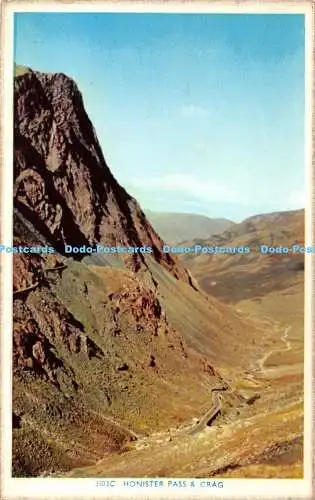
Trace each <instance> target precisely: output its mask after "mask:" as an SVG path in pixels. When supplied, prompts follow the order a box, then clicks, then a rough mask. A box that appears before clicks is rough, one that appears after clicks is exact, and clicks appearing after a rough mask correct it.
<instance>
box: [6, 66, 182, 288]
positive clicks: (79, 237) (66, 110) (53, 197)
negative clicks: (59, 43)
mask: <svg viewBox="0 0 315 500" xmlns="http://www.w3.org/2000/svg"><path fill="white" fill-rule="evenodd" d="M14 116H15V121H14V123H15V130H14V155H15V168H14V175H15V181H14V196H15V207H16V208H18V209H19V210H20V211H21V213H22V214H23V215H24V216H26V217H27V219H29V220H31V221H32V222H33V224H34V225H35V227H36V228H37V229H39V230H40V231H41V233H42V234H43V235H44V236H45V237H47V238H48V240H50V241H52V243H53V244H54V246H55V247H56V248H57V249H58V250H59V251H60V252H62V248H63V245H64V244H72V245H75V246H80V245H83V244H91V245H93V244H96V243H98V242H101V243H102V244H103V245H114V246H116V245H121V246H133V247H141V246H143V245H146V246H150V247H152V250H153V257H154V259H155V260H156V261H157V262H159V263H160V264H162V265H163V266H164V267H166V268H167V269H168V270H169V271H170V272H171V273H172V274H173V275H174V276H175V277H176V278H180V279H182V280H184V281H186V282H189V281H190V277H189V274H188V272H187V271H186V270H185V269H184V267H182V265H181V264H180V263H179V262H178V261H177V260H176V259H174V258H172V257H171V256H170V255H168V254H163V253H162V252H161V248H162V245H163V243H162V241H161V239H160V238H159V237H158V235H157V234H156V233H155V231H154V230H153V228H152V227H151V225H150V223H149V222H148V221H147V219H146V217H145V215H144V213H143V212H142V210H141V209H140V207H139V205H138V203H137V201H136V200H135V199H134V198H132V197H131V196H130V195H129V194H128V193H127V192H126V191H125V189H124V188H123V187H122V186H120V185H119V184H118V182H117V181H116V179H115V178H114V176H113V175H112V173H111V172H110V170H109V168H108V166H107V164H106V162H105V159H104V157H103V153H102V151H101V148H100V145H99V142H98V140H97V137H96V133H95V130H94V128H93V126H92V123H91V122H90V120H89V118H88V116H87V114H86V112H85V109H84V104H83V99H82V96H81V94H80V92H79V90H78V88H77V85H76V84H75V82H74V81H73V80H72V79H70V78H69V77H67V76H66V75H64V74H61V73H59V74H43V73H39V72H35V71H29V72H27V73H25V74H23V75H21V76H18V77H16V78H15V115H14ZM122 140H123V138H122ZM120 257H121V256H120ZM121 258H123V260H124V261H125V263H126V264H127V265H128V266H129V267H131V268H132V269H133V270H138V269H139V268H140V267H141V266H143V264H144V263H145V255H142V254H140V253H138V254H135V255H128V256H126V255H125V256H123V257H121Z"/></svg>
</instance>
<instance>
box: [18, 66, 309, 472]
mask: <svg viewBox="0 0 315 500" xmlns="http://www.w3.org/2000/svg"><path fill="white" fill-rule="evenodd" d="M14 133H15V136H14V137H15V139H14V142H15V143H14V154H15V167H14V245H17V246H18V245H28V246H34V245H47V244H49V245H52V246H53V247H54V248H56V252H55V253H53V254H51V255H47V254H38V255H36V254H27V255H26V254H23V253H21V254H15V255H14V257H13V263H14V265H13V313H14V322H13V330H14V331H13V402H12V406H13V409H12V423H13V449H12V451H13V459H12V467H13V475H14V476H15V477H38V476H39V477H122V476H127V477H150V476H153V477H164V476H165V477H166V476H170V477H243V478H244V477H260V478H265V477H283V478H291V477H294V478H299V477H302V476H303V352H304V337H303V331H304V325H303V311H304V301H303V299H304V297H303V286H304V263H303V261H302V259H301V258H300V257H297V258H296V260H294V259H295V258H293V257H292V259H291V258H290V259H289V260H288V259H286V258H284V257H283V256H278V255H277V256H271V258H270V256H261V255H259V254H257V253H256V254H250V255H249V256H247V255H243V256H239V255H238V256H237V255H235V256H222V255H215V256H209V255H202V256H191V255H184V256H180V257H175V256H172V255H169V254H164V253H163V252H162V250H161V249H162V247H163V239H162V238H161V237H160V235H159V234H158V232H157V231H156V230H155V228H154V227H153V226H152V225H151V223H150V222H149V220H148V219H147V217H146V215H145V213H144V212H143V211H142V209H141V208H140V206H139V204H138V202H137V201H136V200H135V199H134V198H133V197H131V196H130V195H129V194H128V193H127V192H126V191H125V189H124V188H123V187H122V186H121V185H120V184H119V183H118V182H117V181H116V179H115V177H114V176H113V174H112V173H111V171H110V169H109V167H108V165H107V163H106V160H105V158H104V156H103V152H102V150H101V148H100V145H99V142H98V139H97V136H96V132H95V130H94V128H93V125H92V123H91V122H90V120H89V118H88V116H87V113H86V111H85V108H84V104H83V98H82V95H81V94H80V91H79V89H78V88H77V85H76V83H75V82H74V81H73V80H72V79H70V78H69V77H67V76H66V75H64V74H61V73H60V74H45V73H40V72H36V71H33V70H31V69H29V68H22V69H21V70H20V71H19V70H18V68H16V78H15V131H14ZM268 217H269V218H268ZM270 220H271V222H270ZM303 221H304V213H302V211H300V212H297V213H292V214H286V213H280V214H271V215H270V216H266V217H261V216H258V218H257V217H256V218H253V219H252V220H250V221H244V223H241V224H233V225H232V226H231V227H230V226H229V227H228V229H226V230H225V231H224V232H223V233H221V234H218V235H216V236H215V235H212V236H211V238H212V239H215V241H216V242H217V243H218V244H227V243H229V244H231V245H232V244H233V245H234V244H241V243H246V244H247V243H248V244H250V245H252V244H257V242H259V241H265V242H266V238H269V237H270V238H271V240H272V241H277V242H278V241H279V243H281V242H282V241H286V240H290V241H291V240H292V239H293V240H296V241H301V240H303V239H304V233H303V229H302V228H303V224H304V222H303ZM221 222H222V221H221ZM224 226H225V227H226V221H225V222H224ZM270 226H272V228H273V229H272V234H271V232H270ZM274 228H276V229H274ZM288 231H289V233H290V234H288ZM271 236H272V237H271ZM198 241H199V240H198ZM98 243H100V244H102V245H114V246H116V245H123V246H127V247H128V246H132V247H133V246H137V247H140V246H141V245H147V246H150V247H151V248H152V254H150V255H147V254H143V255H142V254H117V255H114V256H112V255H102V254H97V255H96V254H93V255H77V254H73V255H68V254H65V252H64V251H63V248H64V245H74V246H80V245H90V246H94V245H97V244H98Z"/></svg>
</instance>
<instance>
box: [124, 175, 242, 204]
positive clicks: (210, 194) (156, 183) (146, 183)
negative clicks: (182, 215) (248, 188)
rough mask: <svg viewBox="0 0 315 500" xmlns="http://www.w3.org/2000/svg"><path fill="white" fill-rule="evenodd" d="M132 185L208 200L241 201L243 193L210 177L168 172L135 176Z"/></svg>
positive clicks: (130, 183)
mask: <svg viewBox="0 0 315 500" xmlns="http://www.w3.org/2000/svg"><path fill="white" fill-rule="evenodd" d="M129 185H130V186H131V187H134V188H137V189H145V190H151V191H158V192H160V193H161V192H168V193H174V194H175V193H177V194H181V195H183V196H189V197H190V198H191V197H193V198H195V199H200V200H205V201H208V202H211V201H212V202H213V201H220V202H224V201H226V202H240V201H241V194H240V193H238V192H236V191H235V190H233V189H231V188H230V187H229V186H227V185H224V184H221V183H218V182H216V181H212V180H209V179H195V178H194V177H193V176H192V175H189V174H167V175H165V176H162V177H151V178H147V179H145V178H134V179H132V180H131V181H130V182H129Z"/></svg>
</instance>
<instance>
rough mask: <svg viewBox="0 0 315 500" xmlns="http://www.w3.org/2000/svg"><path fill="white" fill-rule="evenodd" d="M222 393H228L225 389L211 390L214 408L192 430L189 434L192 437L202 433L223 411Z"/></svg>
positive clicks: (216, 388)
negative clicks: (220, 394) (220, 396)
mask: <svg viewBox="0 0 315 500" xmlns="http://www.w3.org/2000/svg"><path fill="white" fill-rule="evenodd" d="M221 391H226V388H225V387H215V388H214V389H211V392H212V406H211V408H210V410H208V411H207V412H206V413H205V414H204V416H203V417H202V418H201V419H200V421H199V422H197V423H196V425H195V426H194V427H193V428H192V429H190V431H189V432H188V434H189V435H190V436H193V435H194V434H197V433H198V432H200V431H202V429H204V428H205V427H207V425H209V424H210V423H211V422H212V420H213V419H214V418H215V417H216V416H217V415H218V413H219V412H220V411H221V400H220V398H219V394H218V393H219V392H221Z"/></svg>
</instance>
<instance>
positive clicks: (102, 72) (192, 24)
mask: <svg viewBox="0 0 315 500" xmlns="http://www.w3.org/2000/svg"><path fill="white" fill-rule="evenodd" d="M14 58H15V61H16V62H17V63H18V64H24V65H27V66H30V67H31V68H33V69H36V70H39V71H48V72H64V73H66V74H68V75H69V76H71V77H73V78H74V79H75V80H76V82H77V84H78V86H79V88H80V90H81V92H82V94H83V98H84V103H85V107H86V110H87V112H88V114H89V116H90V118H91V120H92V121H93V123H94V126H95V128H96V131H97V134H98V138H99V141H100V143H101V146H102V149H103V152H104V155H105V158H106V160H107V163H108V165H109V167H110V169H111V170H112V172H113V174H114V175H115V177H116V178H117V180H118V181H119V182H120V183H121V184H122V185H123V186H124V187H125V188H126V189H127V190H128V191H129V192H130V193H131V194H132V195H133V196H135V197H136V198H137V199H138V201H139V202H140V204H141V206H142V208H149V209H151V210H158V211H173V212H191V213H200V214H204V215H208V216H210V217H228V218H230V219H233V220H235V221H239V220H242V219H244V218H245V217H248V216H251V215H254V214H258V213H263V212H272V211H278V210H290V209H295V208H301V207H302V206H304V189H305V179H304V177H305V175H304V170H305V169H304V17H303V16H302V15H293V14H287V15H279V14H278V15H271V14H252V15H245V14H225V15H223V14H199V15H198V14H197V15H190V14H182V15H180V14H104V13H100V14H92V13H90V14H83V13H73V14H72V13H69V14H67V13H63V14H61V13H49V14H47V13H19V14H16V17H15V55H14Z"/></svg>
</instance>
